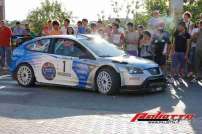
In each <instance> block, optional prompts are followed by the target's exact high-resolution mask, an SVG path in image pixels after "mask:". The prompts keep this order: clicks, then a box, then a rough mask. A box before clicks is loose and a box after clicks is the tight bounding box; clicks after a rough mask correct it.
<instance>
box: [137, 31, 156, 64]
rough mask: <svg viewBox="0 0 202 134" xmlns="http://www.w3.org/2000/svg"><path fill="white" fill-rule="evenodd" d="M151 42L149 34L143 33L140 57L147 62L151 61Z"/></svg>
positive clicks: (147, 32)
mask: <svg viewBox="0 0 202 134" xmlns="http://www.w3.org/2000/svg"><path fill="white" fill-rule="evenodd" d="M151 41H152V38H151V33H150V32H149V31H144V32H143V38H142V39H141V44H140V48H141V49H140V56H141V57H143V58H145V59H149V60H153V52H152V46H151Z"/></svg>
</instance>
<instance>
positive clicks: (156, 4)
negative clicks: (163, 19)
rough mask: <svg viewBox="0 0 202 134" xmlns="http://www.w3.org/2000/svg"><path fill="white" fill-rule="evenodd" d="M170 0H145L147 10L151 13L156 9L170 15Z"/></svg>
mask: <svg viewBox="0 0 202 134" xmlns="http://www.w3.org/2000/svg"><path fill="white" fill-rule="evenodd" d="M168 2H169V0H145V5H146V10H147V13H148V14H151V13H152V11H154V10H159V11H160V13H161V14H164V15H168V13H169V6H168Z"/></svg>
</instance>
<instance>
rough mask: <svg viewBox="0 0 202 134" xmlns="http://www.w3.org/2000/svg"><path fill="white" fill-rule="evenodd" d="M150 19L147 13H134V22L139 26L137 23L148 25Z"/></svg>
mask: <svg viewBox="0 0 202 134" xmlns="http://www.w3.org/2000/svg"><path fill="white" fill-rule="evenodd" d="M149 19H150V16H149V15H147V14H145V13H137V14H134V17H133V23H134V24H135V25H136V26H137V25H144V26H146V25H147V22H148V20H149Z"/></svg>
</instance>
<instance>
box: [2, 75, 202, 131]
mask: <svg viewBox="0 0 202 134" xmlns="http://www.w3.org/2000/svg"><path fill="white" fill-rule="evenodd" d="M185 82H186V81H185ZM177 83H178V82H177ZM178 84H179V85H175V86H174V85H170V86H169V88H168V89H167V90H166V91H165V92H159V93H153V94H131V93H130V94H129V93H124V94H118V95H116V96H104V95H101V94H98V93H96V92H91V91H85V90H82V89H72V88H67V87H57V86H44V85H43V86H42V85H40V86H36V87H33V88H23V87H20V86H18V85H17V83H16V82H15V81H13V80H12V79H11V78H10V77H9V76H7V75H3V76H0V134H32V133H34V134H35V133H36V134H63V133H64V134H72V133H73V134H74V133H75V134H78V133H79V134H111V133H113V134H139V133H141V134H151V133H153V134H156V133H157V134H176V133H178V134H184V133H186V134H189V133H197V134H202V105H201V102H202V85H200V83H194V84H190V83H187V84H186V83H183V82H180V83H178ZM157 111H162V112H165V113H174V114H178V113H193V114H195V116H194V119H193V120H192V121H181V122H180V123H177V124H148V123H147V122H133V123H132V122H130V120H131V118H132V117H133V116H134V115H135V113H138V112H149V113H156V112H157Z"/></svg>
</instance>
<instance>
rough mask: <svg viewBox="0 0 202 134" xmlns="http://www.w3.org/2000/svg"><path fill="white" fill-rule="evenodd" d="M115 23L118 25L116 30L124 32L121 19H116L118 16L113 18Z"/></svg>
mask: <svg viewBox="0 0 202 134" xmlns="http://www.w3.org/2000/svg"><path fill="white" fill-rule="evenodd" d="M115 23H116V24H118V25H119V29H118V31H119V32H120V33H124V31H125V30H124V28H123V27H121V20H120V19H118V18H116V19H115Z"/></svg>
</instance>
